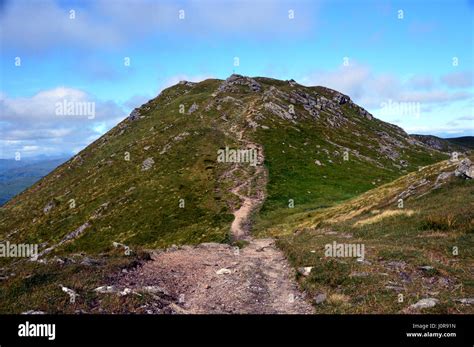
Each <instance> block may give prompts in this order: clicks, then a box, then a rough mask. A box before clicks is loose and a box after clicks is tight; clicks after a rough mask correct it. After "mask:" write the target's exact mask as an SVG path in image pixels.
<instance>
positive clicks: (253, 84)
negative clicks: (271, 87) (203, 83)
mask: <svg viewBox="0 0 474 347" xmlns="http://www.w3.org/2000/svg"><path fill="white" fill-rule="evenodd" d="M239 86H246V87H248V88H249V90H250V91H251V92H260V91H261V90H262V86H261V85H260V83H258V82H257V81H256V80H254V79H253V78H250V77H245V76H242V75H236V74H233V75H231V76H230V77H229V78H227V79H226V80H225V81H224V82H222V84H221V85H220V86H219V88H218V89H217V92H220V93H222V92H229V93H237V92H239V90H240V89H239Z"/></svg>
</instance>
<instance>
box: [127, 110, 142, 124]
mask: <svg viewBox="0 0 474 347" xmlns="http://www.w3.org/2000/svg"><path fill="white" fill-rule="evenodd" d="M138 118H140V110H139V109H138V108H136V109H134V110H133V111H132V112H131V113H130V115H129V116H128V119H130V120H132V121H133V120H137V119H138Z"/></svg>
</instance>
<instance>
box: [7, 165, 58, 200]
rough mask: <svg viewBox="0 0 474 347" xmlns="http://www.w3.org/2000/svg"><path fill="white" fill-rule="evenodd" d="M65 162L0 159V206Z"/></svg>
mask: <svg viewBox="0 0 474 347" xmlns="http://www.w3.org/2000/svg"><path fill="white" fill-rule="evenodd" d="M66 160H67V159H66V158H61V159H42V160H25V159H24V160H18V161H17V160H13V159H0V206H1V205H3V204H4V203H6V202H7V201H8V200H10V199H11V198H13V197H14V196H15V195H17V194H19V193H21V192H22V191H23V190H25V189H26V188H28V187H29V186H31V185H33V184H34V183H35V182H36V181H38V180H39V179H40V178H42V177H44V176H46V175H47V174H48V173H50V172H51V171H53V170H54V169H55V168H56V167H57V166H59V165H61V164H62V163H63V162H64V161H66Z"/></svg>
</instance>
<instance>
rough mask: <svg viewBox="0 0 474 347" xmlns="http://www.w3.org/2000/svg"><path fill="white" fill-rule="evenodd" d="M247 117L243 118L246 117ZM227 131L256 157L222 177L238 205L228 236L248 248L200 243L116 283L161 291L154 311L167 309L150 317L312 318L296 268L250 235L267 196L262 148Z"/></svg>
mask: <svg viewBox="0 0 474 347" xmlns="http://www.w3.org/2000/svg"><path fill="white" fill-rule="evenodd" d="M251 115H252V113H251V112H249V113H247V117H250V116H251ZM230 131H231V132H232V133H233V134H234V135H235V137H236V139H237V140H238V142H239V143H240V144H241V145H242V147H243V148H247V149H249V148H250V149H253V150H255V151H256V152H257V153H258V155H257V162H256V165H254V166H251V165H248V164H247V166H242V163H236V164H234V165H233V166H232V167H231V168H229V170H228V171H227V172H226V174H225V176H224V177H225V179H230V180H231V181H232V182H235V187H234V188H232V189H231V192H232V193H233V194H235V195H236V196H237V197H238V198H239V201H240V204H239V205H238V206H236V207H235V209H234V211H233V214H234V216H235V219H234V221H233V222H232V225H231V233H232V235H233V238H234V239H236V240H245V241H247V244H246V246H244V247H243V248H241V249H239V248H238V247H232V246H231V245H228V244H217V243H204V244H201V245H198V246H182V247H179V248H172V249H168V250H166V251H162V252H156V253H155V254H153V257H152V261H150V262H147V263H146V264H145V265H144V266H143V267H140V268H137V269H136V270H135V271H133V272H130V273H127V274H125V275H123V276H121V278H120V280H119V283H117V284H118V285H119V286H120V287H122V288H124V287H125V288H131V289H132V290H136V291H140V289H143V288H148V287H153V288H159V290H160V291H161V293H162V294H163V293H164V295H165V296H166V298H167V302H166V303H165V304H163V300H162V297H161V298H158V297H157V300H160V304H159V305H155V306H154V307H158V306H160V307H163V305H165V308H164V309H163V308H161V309H160V310H158V311H156V310H154V309H153V308H152V309H151V310H150V313H155V312H175V313H197V314H202V313H249V314H272V313H283V314H285V313H287V314H309V313H312V312H313V309H312V306H311V305H310V304H309V302H308V301H307V300H306V299H305V297H304V293H302V292H300V290H299V288H298V285H297V283H296V281H295V272H294V269H293V268H292V267H291V266H290V265H289V264H288V262H287V260H286V259H285V256H284V254H283V252H282V251H280V250H279V249H278V248H277V247H276V246H275V241H274V240H273V239H254V238H252V237H251V236H250V226H251V225H250V224H251V217H252V214H253V213H255V212H256V211H258V209H259V208H260V206H261V204H262V203H263V201H264V199H265V194H266V192H265V187H266V182H267V173H266V170H265V167H264V159H265V158H264V154H263V148H262V146H261V145H259V144H256V143H254V142H252V141H250V140H248V139H246V138H244V131H243V130H240V131H238V130H237V129H236V128H231V129H230ZM237 172H239V173H240V174H241V176H239V175H236V173H237ZM242 174H243V175H242ZM242 176H243V178H238V177H242ZM170 298H171V299H170ZM166 305H167V306H166Z"/></svg>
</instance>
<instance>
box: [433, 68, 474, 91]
mask: <svg viewBox="0 0 474 347" xmlns="http://www.w3.org/2000/svg"><path fill="white" fill-rule="evenodd" d="M441 81H442V82H443V83H444V84H446V85H447V86H448V87H451V88H468V87H472V86H473V85H474V83H473V74H472V71H459V72H452V73H449V74H446V75H444V76H441Z"/></svg>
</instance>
